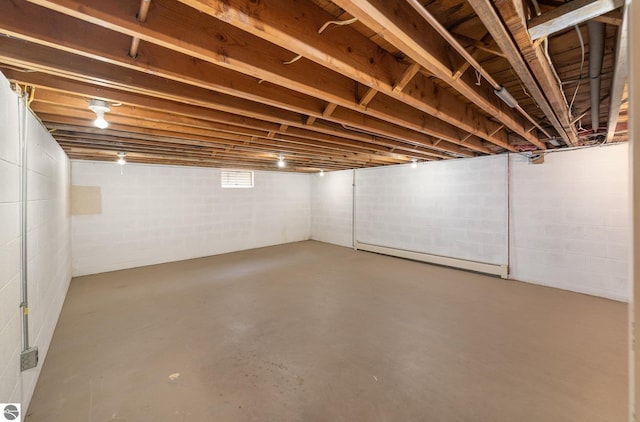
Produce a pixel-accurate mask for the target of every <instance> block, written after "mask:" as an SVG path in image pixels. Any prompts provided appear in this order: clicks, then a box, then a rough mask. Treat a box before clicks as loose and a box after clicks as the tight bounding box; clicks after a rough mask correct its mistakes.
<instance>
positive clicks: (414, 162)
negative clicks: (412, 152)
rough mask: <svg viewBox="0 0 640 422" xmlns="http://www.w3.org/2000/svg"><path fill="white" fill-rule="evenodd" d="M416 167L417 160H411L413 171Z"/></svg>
mask: <svg viewBox="0 0 640 422" xmlns="http://www.w3.org/2000/svg"><path fill="white" fill-rule="evenodd" d="M416 167H418V159H417V158H412V159H411V168H412V169H414V168H416Z"/></svg>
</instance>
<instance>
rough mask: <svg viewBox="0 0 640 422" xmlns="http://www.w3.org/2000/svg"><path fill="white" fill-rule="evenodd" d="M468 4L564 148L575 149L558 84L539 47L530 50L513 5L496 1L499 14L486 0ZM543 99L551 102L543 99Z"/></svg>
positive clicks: (526, 34) (523, 24) (472, 0)
mask: <svg viewBox="0 0 640 422" xmlns="http://www.w3.org/2000/svg"><path fill="white" fill-rule="evenodd" d="M468 1H469V4H470V5H471V7H473V9H474V10H475V12H476V13H477V14H478V17H479V18H480V20H482V22H483V23H484V25H485V27H486V28H487V30H488V31H489V33H490V34H491V36H492V37H493V39H494V40H495V42H496V44H498V46H499V47H500V49H501V50H502V51H503V52H504V53H505V54H506V56H507V59H508V60H509V63H510V64H511V66H512V67H513V69H514V70H515V72H516V74H517V75H518V77H519V78H520V79H521V80H522V82H523V83H524V85H525V86H526V87H527V90H528V91H529V92H530V93H531V95H532V97H533V98H534V100H535V102H536V103H537V104H538V106H539V107H540V109H541V110H542V112H543V113H544V115H545V116H546V117H547V118H548V119H549V121H550V122H551V124H552V125H553V127H554V128H555V129H556V131H557V132H558V134H559V135H560V136H561V137H562V139H563V140H564V141H565V143H566V144H567V145H568V146H575V145H577V144H578V137H577V133H576V130H575V127H574V126H573V125H572V124H571V119H570V118H569V110H568V109H567V105H566V103H565V102H564V99H563V98H564V97H563V96H562V93H561V92H560V87H559V85H558V82H557V81H556V80H555V77H553V79H550V77H552V75H550V74H549V73H552V71H551V67H550V66H551V64H550V63H549V62H548V60H547V59H546V58H544V57H541V55H542V56H544V53H542V51H541V47H540V46H538V47H534V45H533V42H532V41H531V38H530V37H529V33H528V31H527V28H526V24H525V22H524V19H523V18H522V17H521V16H520V14H519V12H518V8H517V6H516V4H515V3H514V1H513V0H506V1H498V2H497V3H496V7H498V8H499V9H500V14H498V12H497V11H496V9H495V8H494V4H493V3H492V2H491V1H489V0H468ZM503 19H504V22H505V24H506V25H507V27H508V29H507V27H505V24H503ZM514 39H515V43H514V41H513V40H514ZM530 66H531V70H530ZM539 84H540V85H539ZM545 94H546V95H545ZM547 95H548V96H549V97H551V99H547Z"/></svg>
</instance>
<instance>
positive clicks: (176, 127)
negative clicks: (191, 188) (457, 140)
mask: <svg viewBox="0 0 640 422" xmlns="http://www.w3.org/2000/svg"><path fill="white" fill-rule="evenodd" d="M32 108H33V109H34V111H36V112H37V113H38V115H40V116H42V119H43V120H45V121H46V122H48V123H54V124H53V125H51V124H49V127H50V128H51V129H56V131H55V132H54V133H53V135H54V137H55V136H57V130H60V129H61V126H59V125H56V124H55V123H63V124H65V125H68V124H75V125H79V124H80V123H81V122H82V121H85V122H87V123H89V124H91V123H90V122H91V121H92V120H93V117H94V116H93V115H92V113H91V112H89V111H88V110H85V109H78V108H70V107H68V106H65V105H52V104H49V103H43V102H41V101H37V100H36V101H34V103H32ZM69 114H72V115H73V116H76V117H73V118H72V117H67V116H68V115H69ZM106 117H107V119H108V121H109V122H110V127H112V129H115V130H120V131H121V132H122V133H121V134H119V135H117V136H118V137H126V135H124V132H125V131H129V132H130V133H132V134H135V136H137V137H140V136H141V135H142V134H144V135H149V137H147V139H156V140H158V141H159V142H167V141H169V142H178V141H179V142H182V143H189V142H192V143H196V144H197V145H203V144H201V142H202V141H204V142H208V143H211V142H217V143H219V144H220V145H223V146H224V145H234V146H237V145H243V144H244V143H245V142H247V141H249V140H253V139H257V140H260V142H259V143H261V144H262V145H265V146H268V147H271V148H279V147H282V146H283V145H296V146H297V147H299V148H300V147H302V148H305V149H306V150H308V151H313V150H314V149H317V150H320V152H331V153H332V154H336V153H337V152H338V151H346V152H348V153H357V154H369V155H371V156H380V158H379V160H381V161H385V162H387V163H392V162H393V163H399V162H406V161H407V160H409V159H410V158H411V157H417V158H420V159H423V160H432V159H434V158H436V157H434V156H432V155H430V154H424V153H423V152H421V151H415V150H411V148H409V147H406V148H405V151H402V150H401V151H398V152H397V153H391V152H390V150H391V149H392V148H393V146H386V147H385V146H380V145H374V144H370V145H367V144H363V143H359V142H357V141H349V140H341V141H333V142H332V141H331V140H330V141H320V140H312V139H304V138H297V137H295V136H292V135H277V136H276V137H274V138H269V137H268V134H263V135H261V136H256V135H241V134H236V133H230V132H220V131H217V130H214V129H213V128H210V127H208V125H209V124H210V122H205V121H201V122H191V124H190V125H188V126H182V125H180V124H176V122H175V120H173V119H171V118H170V117H169V118H168V119H167V120H163V117H164V116H162V115H160V116H155V115H149V114H140V113H136V110H132V109H130V108H129V109H127V110H123V111H122V114H120V115H115V114H112V113H109V115H107V116H106ZM62 128H64V129H66V130H68V129H69V128H68V127H65V126H62ZM77 130H78V129H77ZM84 132H86V133H89V134H92V136H96V133H102V132H104V131H102V130H100V129H97V128H90V129H85V131H84ZM107 133H109V134H111V135H112V136H116V135H115V134H114V133H113V132H107ZM152 137H153V138H152ZM185 137H186V138H185ZM252 142H253V141H252Z"/></svg>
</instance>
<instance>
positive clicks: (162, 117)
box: [35, 89, 450, 160]
mask: <svg viewBox="0 0 640 422" xmlns="http://www.w3.org/2000/svg"><path fill="white" fill-rule="evenodd" d="M40 103H46V104H50V105H56V106H60V108H58V113H59V114H61V115H64V114H69V113H74V114H77V113H86V112H87V110H86V107H87V100H86V99H83V98H71V97H70V96H69V95H64V94H61V93H58V92H53V91H49V90H46V89H44V90H42V89H38V90H36V94H35V104H36V105H38V104H40ZM121 107H122V108H120V107H113V108H112V112H110V113H108V115H107V116H106V117H107V118H108V119H110V116H112V115H124V116H126V117H130V118H136V119H141V120H154V121H161V122H165V123H166V124H168V125H176V126H178V127H181V126H186V127H196V128H202V129H206V130H215V131H220V132H227V133H232V134H238V135H244V136H254V137H265V138H278V139H289V140H297V139H300V140H301V141H304V142H305V143H307V144H311V145H323V144H327V145H328V144H332V145H336V147H337V148H341V147H356V148H366V149H368V150H370V151H377V152H378V153H381V154H384V155H388V156H389V157H393V158H396V159H401V160H402V159H404V160H407V159H409V157H407V154H410V155H411V157H416V158H421V159H425V160H427V159H433V158H442V159H447V158H450V157H449V156H446V155H443V154H439V153H435V152H433V151H429V150H425V149H424V148H416V147H415V146H413V145H410V144H406V143H400V142H398V141H390V140H384V139H377V140H376V139H368V140H367V141H366V142H363V141H361V140H352V139H348V138H342V137H337V136H329V135H325V134H322V133H317V134H308V133H304V131H303V130H299V129H297V128H290V129H289V131H288V132H286V134H278V133H276V132H272V131H263V130H255V129H251V128H245V127H240V126H234V125H229V124H226V123H219V122H217V121H211V120H208V119H207V118H206V117H208V116H197V117H191V116H189V115H181V114H176V110H175V109H174V108H173V107H172V106H171V105H168V107H167V109H166V110H155V109H146V108H141V107H139V106H128V105H126V104H123V106H121ZM183 130H184V129H183ZM392 148H393V149H397V150H398V151H399V152H398V153H390V152H389V150H390V149H392ZM401 154H405V155H404V156H403V155H401Z"/></svg>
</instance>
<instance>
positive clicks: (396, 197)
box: [356, 155, 507, 265]
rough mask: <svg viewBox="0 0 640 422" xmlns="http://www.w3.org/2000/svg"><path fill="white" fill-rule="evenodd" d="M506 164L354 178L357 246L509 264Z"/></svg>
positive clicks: (483, 161)
mask: <svg viewBox="0 0 640 422" xmlns="http://www.w3.org/2000/svg"><path fill="white" fill-rule="evenodd" d="M506 160H507V157H506V156H505V155H502V156H491V157H482V158H476V159H462V160H455V161H453V160H452V161H441V162H431V163H424V164H420V165H419V166H418V167H417V168H415V169H414V168H411V167H410V166H408V165H402V166H390V167H378V168H372V169H363V170H357V171H356V240H357V241H359V242H362V243H369V244H373V245H378V246H387V247H392V248H398V249H405V250H410V251H415V252H424V253H429V254H433V255H441V256H447V257H453V258H460V259H466V260H471V261H479V262H485V263H491V264H501V265H504V264H506V263H507V166H506V162H507V161H506Z"/></svg>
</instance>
